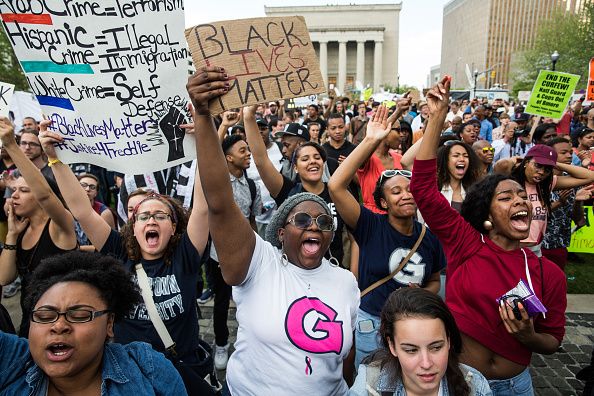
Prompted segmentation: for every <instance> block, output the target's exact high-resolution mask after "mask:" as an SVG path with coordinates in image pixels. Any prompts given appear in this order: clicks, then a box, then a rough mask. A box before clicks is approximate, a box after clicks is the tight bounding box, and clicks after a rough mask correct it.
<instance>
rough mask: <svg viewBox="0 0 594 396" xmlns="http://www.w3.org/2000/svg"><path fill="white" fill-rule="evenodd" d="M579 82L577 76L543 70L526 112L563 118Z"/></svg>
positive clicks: (535, 84)
mask: <svg viewBox="0 0 594 396" xmlns="http://www.w3.org/2000/svg"><path fill="white" fill-rule="evenodd" d="M579 80H580V76H576V75H575V74H568V73H561V72H554V71H548V70H541V71H540V73H539V74H538V78H537V79H536V82H535V83H534V87H533V88H532V93H531V94H530V100H529V101H528V104H527V106H526V110H524V112H525V113H528V114H535V115H540V116H543V117H551V118H561V117H562V116H563V111H564V110H565V108H566V107H567V103H568V102H569V99H570V98H571V94H572V93H573V91H574V90H575V86H576V85H577V83H578V81H579Z"/></svg>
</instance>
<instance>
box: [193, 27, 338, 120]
mask: <svg viewBox="0 0 594 396" xmlns="http://www.w3.org/2000/svg"><path fill="white" fill-rule="evenodd" d="M186 39H187V40H188V45H189V47H190V52H192V59H193V60H194V65H195V66H196V70H200V68H201V67H204V66H220V67H224V68H225V71H226V73H227V74H228V75H229V76H230V78H231V80H232V81H231V86H230V88H229V92H227V93H226V94H225V95H222V96H221V97H219V98H217V99H214V100H212V101H211V102H210V105H209V108H210V112H211V113H212V114H219V113H222V112H223V111H225V110H227V109H232V108H236V107H243V106H247V105H252V104H256V103H262V102H268V101H271V100H278V99H290V98H297V97H303V96H308V95H312V94H319V93H322V92H325V91H326V89H325V86H324V80H323V79H322V74H321V73H320V65H319V63H318V58H317V57H316V53H315V51H314V48H313V44H312V42H311V39H310V38H309V32H308V31H307V26H306V25H305V19H304V18H303V17H300V16H295V17H282V18H252V19H239V20H232V21H222V22H213V23H208V24H202V25H198V26H195V27H193V28H190V29H186Z"/></svg>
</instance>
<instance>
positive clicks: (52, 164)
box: [47, 158, 62, 168]
mask: <svg viewBox="0 0 594 396" xmlns="http://www.w3.org/2000/svg"><path fill="white" fill-rule="evenodd" d="M61 163H62V161H60V160H59V159H58V158H56V159H53V160H49V161H48V162H47V166H49V167H50V168H51V167H52V166H54V165H56V164H61Z"/></svg>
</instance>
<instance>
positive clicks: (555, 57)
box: [551, 50, 559, 71]
mask: <svg viewBox="0 0 594 396" xmlns="http://www.w3.org/2000/svg"><path fill="white" fill-rule="evenodd" d="M558 60H559V53H558V52H557V50H555V52H553V53H552V54H551V62H553V71H555V65H556V64H557V61H558Z"/></svg>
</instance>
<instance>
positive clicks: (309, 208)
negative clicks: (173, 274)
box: [187, 67, 359, 395]
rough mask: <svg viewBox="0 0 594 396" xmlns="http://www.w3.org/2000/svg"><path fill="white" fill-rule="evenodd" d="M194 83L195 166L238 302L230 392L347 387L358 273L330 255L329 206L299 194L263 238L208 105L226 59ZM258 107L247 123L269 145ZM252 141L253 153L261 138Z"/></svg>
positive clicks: (224, 79)
mask: <svg viewBox="0 0 594 396" xmlns="http://www.w3.org/2000/svg"><path fill="white" fill-rule="evenodd" d="M187 88H188V93H189V95H190V98H191V99H192V103H193V105H194V108H195V109H196V117H195V124H196V131H197V133H196V147H197V149H198V166H199V168H200V169H201V175H202V187H203V188H204V195H205V196H206V200H207V202H208V221H209V228H210V233H211V236H212V239H213V243H214V244H215V246H216V247H217V252H218V255H219V259H220V264H221V272H222V275H223V278H224V279H225V282H227V284H229V285H232V286H233V298H234V300H235V302H236V304H237V321H238V322H239V330H238V333H237V341H236V343H235V348H236V350H235V352H234V353H233V354H232V355H231V358H230V359H229V364H228V366H227V382H226V384H227V386H228V390H229V392H230V394H231V395H345V394H347V392H348V387H347V383H346V381H345V380H344V379H343V370H344V372H345V375H347V376H348V375H349V374H350V373H352V369H353V367H349V366H348V365H347V364H346V363H345V364H344V366H343V361H344V360H345V359H346V358H347V356H349V355H350V353H351V346H352V344H353V340H352V336H353V330H354V323H355V319H356V316H357V309H358V307H359V293H358V289H357V282H356V280H355V278H354V276H353V275H352V274H351V273H350V272H348V271H346V270H344V269H341V268H339V267H338V266H337V265H335V264H332V263H331V262H330V261H329V260H326V259H325V258H324V254H325V253H326V251H327V250H328V248H329V246H330V242H331V240H332V237H333V235H334V230H335V226H334V220H333V218H332V212H331V211H330V207H329V206H328V204H327V202H326V201H325V200H323V199H322V198H321V197H319V196H317V195H314V194H311V193H300V194H296V195H293V196H291V197H289V198H288V199H286V200H285V202H284V203H283V204H282V205H281V206H280V207H279V208H278V211H277V212H276V214H275V215H274V216H273V217H272V219H271V222H270V224H269V225H268V228H267V230H266V239H267V240H266V241H264V240H263V239H262V238H260V237H259V236H258V235H257V234H256V233H255V232H254V231H253V230H252V228H251V226H250V224H249V222H248V220H247V219H246V218H245V217H244V216H243V215H242V213H241V210H240V209H239V207H238V206H237V204H236V203H235V201H234V199H233V192H232V189H231V184H230V182H229V177H228V171H227V167H226V166H225V157H224V154H223V152H222V150H221V145H220V143H219V140H218V137H217V133H216V130H215V127H214V123H213V119H212V116H211V114H210V111H209V108H208V103H209V100H215V99H216V98H218V97H219V96H220V95H222V94H223V93H225V92H227V90H228V89H229V79H228V75H227V74H226V71H225V70H224V69H222V68H219V67H203V68H201V69H199V71H198V72H197V73H196V74H194V76H192V77H190V79H189V81H188V85H187ZM254 112H255V108H253V109H252V108H250V109H249V110H246V112H245V114H246V115H249V116H250V117H247V118H245V121H246V131H247V134H248V138H250V135H251V136H252V137H253V139H252V140H254V141H259V143H260V145H261V146H262V147H260V149H261V150H263V152H264V153H265V152H266V149H265V147H264V144H263V143H262V139H261V138H260V136H259V134H258V129H257V126H256V125H255V115H254ZM250 147H252V151H253V154H254V157H256V151H258V149H257V147H256V146H255V145H254V143H251V144H250ZM306 147H307V146H306ZM307 148H308V149H311V150H312V151H311V152H310V153H309V154H307V155H308V156H309V158H310V161H311V164H312V165H310V167H313V164H314V163H315V164H316V167H317V168H318V170H317V172H314V170H313V169H311V170H310V172H311V173H319V169H321V165H322V161H321V160H320V159H319V158H315V157H317V156H319V153H318V152H317V149H316V148H314V147H307ZM303 153H305V152H303ZM302 155H305V154H302ZM275 172H276V170H275ZM261 175H262V179H263V180H266V176H265V174H264V172H261ZM274 177H276V176H274ZM273 190H274V189H270V192H271V193H272V194H274V192H273ZM278 190H279V188H278V186H277V189H276V192H278Z"/></svg>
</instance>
